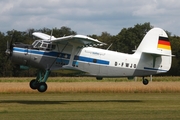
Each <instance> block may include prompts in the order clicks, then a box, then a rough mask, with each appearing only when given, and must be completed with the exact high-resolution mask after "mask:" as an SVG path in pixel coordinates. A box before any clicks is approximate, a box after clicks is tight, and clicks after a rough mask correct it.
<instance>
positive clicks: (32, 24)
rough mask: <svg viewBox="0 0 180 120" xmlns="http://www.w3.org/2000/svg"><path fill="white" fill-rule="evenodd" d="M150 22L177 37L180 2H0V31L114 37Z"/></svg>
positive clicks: (134, 0) (64, 0)
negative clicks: (64, 30) (68, 31)
mask: <svg viewBox="0 0 180 120" xmlns="http://www.w3.org/2000/svg"><path fill="white" fill-rule="evenodd" d="M145 22H150V24H151V25H152V26H154V27H160V28H162V29H164V30H167V31H168V32H171V34H172V35H177V36H180V32H179V29H180V0H0V31H1V32H7V31H9V30H12V29H15V30H18V31H26V30H28V29H31V28H34V29H42V28H44V27H46V28H49V29H53V28H55V27H56V28H61V27H62V26H66V27H69V28H71V30H73V31H75V32H77V33H78V34H82V35H92V34H95V35H101V33H102V32H108V33H110V34H111V35H117V34H118V33H119V32H120V31H121V29H123V28H129V27H134V25H136V24H144V23H145Z"/></svg>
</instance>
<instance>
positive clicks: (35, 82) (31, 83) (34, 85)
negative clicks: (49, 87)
mask: <svg viewBox="0 0 180 120" xmlns="http://www.w3.org/2000/svg"><path fill="white" fill-rule="evenodd" d="M29 86H30V88H31V89H33V90H35V89H37V87H38V83H37V81H36V80H35V79H33V80H31V82H30V83H29Z"/></svg>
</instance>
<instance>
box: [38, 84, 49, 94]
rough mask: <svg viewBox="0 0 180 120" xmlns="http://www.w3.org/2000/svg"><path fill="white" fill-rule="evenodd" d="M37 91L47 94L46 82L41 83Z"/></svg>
mask: <svg viewBox="0 0 180 120" xmlns="http://www.w3.org/2000/svg"><path fill="white" fill-rule="evenodd" d="M37 89H38V91H39V92H45V91H46V90H47V84H46V83H45V82H41V83H39V85H38V88H37Z"/></svg>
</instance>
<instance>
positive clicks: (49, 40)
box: [49, 29, 53, 41]
mask: <svg viewBox="0 0 180 120" xmlns="http://www.w3.org/2000/svg"><path fill="white" fill-rule="evenodd" d="M52 34H53V29H52V30H51V36H50V39H49V41H51V39H52Z"/></svg>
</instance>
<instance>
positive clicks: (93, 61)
mask: <svg viewBox="0 0 180 120" xmlns="http://www.w3.org/2000/svg"><path fill="white" fill-rule="evenodd" d="M86 52H87V51H86ZM99 57H100V56H99V55H96V56H95V55H94V54H93V52H88V56H86V57H85V58H84V59H85V61H86V62H85V64H84V69H85V71H87V72H89V73H90V74H91V75H99V73H100V65H99V64H98V59H99Z"/></svg>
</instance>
